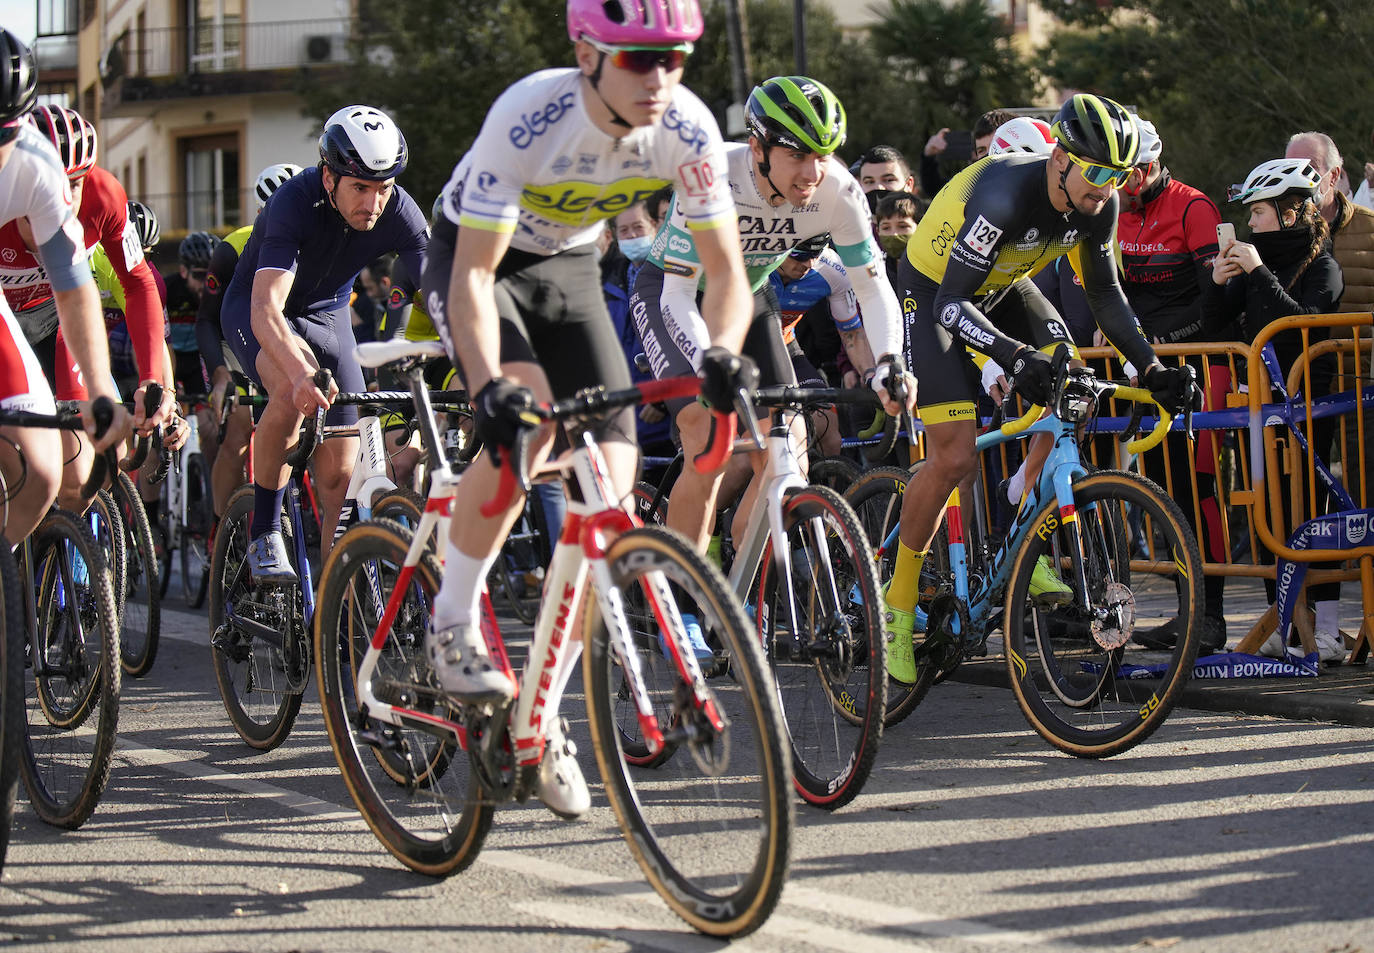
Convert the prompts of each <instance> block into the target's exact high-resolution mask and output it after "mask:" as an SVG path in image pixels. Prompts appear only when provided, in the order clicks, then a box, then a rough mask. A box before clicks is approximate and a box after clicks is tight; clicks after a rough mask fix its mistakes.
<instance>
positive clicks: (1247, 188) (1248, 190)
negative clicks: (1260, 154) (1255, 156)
mask: <svg viewBox="0 0 1374 953" xmlns="http://www.w3.org/2000/svg"><path fill="white" fill-rule="evenodd" d="M1320 183H1321V176H1320V175H1318V174H1317V170H1316V169H1315V168H1314V167H1313V166H1312V163H1311V162H1310V161H1308V160H1307V159H1299V158H1294V159H1270V160H1268V161H1267V162H1261V163H1260V164H1259V165H1257V166H1255V168H1254V169H1253V170H1251V172H1250V174H1249V175H1248V176H1246V177H1245V184H1244V185H1233V186H1231V188H1230V189H1228V190H1227V193H1226V197H1227V198H1228V199H1229V200H1230V201H1232V202H1243V203H1245V204H1246V205H1249V204H1250V203H1251V202H1259V201H1261V200H1263V199H1279V198H1283V197H1284V196H1285V195H1288V194H1290V193H1297V194H1301V195H1305V196H1307V197H1308V198H1312V197H1313V196H1315V195H1316V194H1317V186H1318V185H1319V184H1320Z"/></svg>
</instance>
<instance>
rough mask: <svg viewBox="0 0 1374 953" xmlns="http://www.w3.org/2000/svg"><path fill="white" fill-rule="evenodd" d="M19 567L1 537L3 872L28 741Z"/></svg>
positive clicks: (0, 840) (0, 806)
mask: <svg viewBox="0 0 1374 953" xmlns="http://www.w3.org/2000/svg"><path fill="white" fill-rule="evenodd" d="M22 591H23V590H22V589H21V588H20V586H19V566H18V565H17V564H16V563H15V561H14V553H12V552H11V551H10V544H9V542H8V541H7V540H6V539H5V538H4V537H3V536H0V624H3V625H4V627H5V630H4V632H0V639H3V640H4V641H3V643H0V872H2V871H4V869H5V852H6V850H7V849H8V848H9V843H10V825H11V824H12V823H13V821H14V795H15V792H16V791H17V789H18V787H19V762H20V760H22V758H23V750H22V749H23V744H24V738H23V734H22V732H21V731H20V728H19V726H20V725H21V724H22V723H23V721H24V609H23V603H22V602H21V599H22V598H23V597H22V596H21V595H20V593H21V592H22Z"/></svg>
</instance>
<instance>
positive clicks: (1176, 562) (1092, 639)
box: [1005, 470, 1203, 758]
mask: <svg viewBox="0 0 1374 953" xmlns="http://www.w3.org/2000/svg"><path fill="white" fill-rule="evenodd" d="M1073 496H1074V505H1075V507H1076V511H1077V512H1076V519H1067V518H1065V514H1062V513H1060V511H1059V509H1058V505H1057V504H1056V503H1053V502H1052V503H1050V504H1049V505H1048V506H1046V507H1045V508H1044V509H1043V510H1041V512H1040V513H1039V514H1038V515H1037V516H1036V518H1035V520H1034V522H1032V523H1031V529H1030V530H1029V531H1028V535H1027V537H1026V542H1025V543H1024V544H1023V545H1022V547H1021V551H1020V552H1019V553H1018V554H1017V556H1016V561H1015V563H1014V564H1013V566H1012V575H1011V582H1010V583H1009V584H1008V588H1007V602H1006V617H1005V633H1006V640H1007V645H1006V658H1007V669H1008V673H1009V675H1010V677H1011V686H1012V692H1013V693H1014V694H1015V696H1016V701H1017V704H1018V705H1020V706H1021V711H1022V712H1023V713H1024V714H1025V716H1026V718H1027V719H1028V720H1029V721H1030V723H1031V727H1033V728H1034V729H1035V730H1036V732H1037V733H1039V735H1040V736H1041V737H1042V738H1044V739H1045V740H1046V741H1048V742H1049V743H1050V744H1052V745H1054V746H1055V747H1056V748H1058V749H1059V750H1061V751H1065V752H1068V753H1069V754H1072V755H1076V756H1078V757H1080V758H1101V757H1106V756H1108V755H1114V754H1119V753H1120V752H1122V751H1125V750H1127V749H1129V748H1131V747H1133V746H1135V745H1137V744H1139V743H1140V742H1141V741H1144V740H1145V739H1146V738H1148V737H1149V736H1150V735H1151V734H1153V733H1154V731H1155V730H1156V729H1157V728H1158V727H1159V726H1160V725H1161V724H1162V723H1163V722H1164V719H1165V718H1167V717H1168V716H1169V712H1170V711H1171V710H1172V709H1173V707H1174V704H1175V702H1177V701H1178V697H1179V694H1180V693H1181V692H1182V691H1183V687H1184V685H1186V684H1187V681H1188V678H1189V676H1190V675H1191V674H1192V670H1193V662H1194V660H1195V659H1196V658H1197V650H1198V640H1199V638H1200V637H1201V631H1202V629H1201V626H1202V613H1203V608H1202V607H1203V589H1202V586H1203V573H1202V556H1201V554H1200V553H1199V552H1198V544H1197V540H1196V539H1195V538H1194V536H1193V532H1192V530H1191V529H1189V528H1188V525H1187V523H1186V522H1185V521H1184V519H1183V514H1182V513H1181V512H1180V511H1179V508H1178V505H1177V504H1176V503H1175V502H1174V501H1173V500H1171V499H1169V497H1168V496H1166V495H1165V493H1164V491H1163V490H1162V489H1160V488H1159V486H1158V485H1156V484H1154V483H1152V482H1150V481H1149V480H1146V479H1144V478H1142V477H1139V476H1137V475H1135V474H1133V473H1125V472H1122V471H1110V470H1109V471H1101V472H1097V473H1092V474H1089V475H1087V476H1084V477H1082V478H1080V479H1079V480H1078V481H1077V482H1075V483H1074V486H1073ZM1129 507H1136V508H1138V509H1139V510H1140V511H1141V513H1142V514H1143V515H1144V525H1145V527H1146V533H1147V538H1148V539H1149V540H1150V542H1151V545H1150V548H1149V552H1147V553H1145V554H1143V556H1142V558H1139V559H1137V560H1136V561H1135V563H1134V564H1133V563H1132V559H1131V551H1130V543H1129V539H1130V536H1129V534H1128V533H1127V531H1126V525H1127V524H1126V515H1127V509H1128V508H1129ZM1080 547H1081V548H1080ZM1042 558H1045V559H1047V560H1048V564H1049V567H1050V568H1051V569H1057V570H1058V572H1059V574H1060V576H1061V578H1062V579H1063V581H1064V582H1065V583H1066V584H1067V585H1069V586H1071V587H1072V588H1073V589H1074V590H1075V595H1074V601H1073V602H1072V604H1070V605H1069V606H1067V607H1061V608H1058V609H1055V610H1052V611H1050V610H1045V609H1041V608H1037V607H1036V606H1035V605H1034V603H1033V602H1032V601H1031V600H1030V599H1029V598H1028V594H1027V590H1028V587H1029V585H1030V580H1031V575H1032V573H1033V572H1035V570H1036V566H1037V563H1038V562H1040V560H1041V559H1042ZM1042 571H1043V570H1042ZM1080 574H1081V579H1082V580H1085V581H1086V583H1087V592H1086V596H1087V598H1086V600H1085V598H1084V593H1083V592H1081V591H1079V590H1080V583H1079V582H1078V581H1076V580H1078V579H1080ZM1172 618H1177V619H1178V620H1179V632H1180V633H1181V634H1180V637H1179V639H1178V640H1177V643H1176V644H1175V645H1174V646H1173V647H1172V648H1169V649H1162V650H1151V649H1146V648H1144V647H1142V646H1140V645H1139V644H1137V643H1136V642H1135V641H1133V639H1132V635H1133V633H1135V632H1137V631H1144V630H1146V629H1149V628H1152V627H1153V626H1155V625H1158V624H1160V623H1162V622H1165V621H1167V620H1169V619H1172Z"/></svg>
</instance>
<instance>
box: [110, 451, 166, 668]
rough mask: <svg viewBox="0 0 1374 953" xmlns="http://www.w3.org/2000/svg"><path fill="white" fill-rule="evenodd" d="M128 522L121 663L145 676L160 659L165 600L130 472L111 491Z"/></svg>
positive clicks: (145, 513) (144, 515) (149, 533)
mask: <svg viewBox="0 0 1374 953" xmlns="http://www.w3.org/2000/svg"><path fill="white" fill-rule="evenodd" d="M111 495H112V496H113V497H114V501H115V504H116V505H117V506H118V507H119V515H120V518H121V519H123V521H124V541H125V547H124V549H125V561H124V615H123V617H122V618H121V620H120V621H121V622H122V623H123V625H122V627H121V628H120V630H119V664H120V665H121V666H123V668H124V674H126V675H132V676H133V677H134V678H142V677H143V676H144V675H147V674H148V670H149V669H151V668H152V667H153V661H154V660H155V659H156V658H157V643H158V639H159V638H160V636H161V634H162V599H161V597H160V596H159V593H158V562H157V553H156V551H155V547H154V544H153V528H152V526H150V525H149V524H148V511H147V510H145V509H144V508H143V499H142V498H141V497H140V496H139V495H138V490H137V489H136V488H135V487H134V482H133V481H132V480H130V479H129V475H128V474H127V473H121V474H119V478H118V479H117V480H115V481H114V488H113V490H112V491H111Z"/></svg>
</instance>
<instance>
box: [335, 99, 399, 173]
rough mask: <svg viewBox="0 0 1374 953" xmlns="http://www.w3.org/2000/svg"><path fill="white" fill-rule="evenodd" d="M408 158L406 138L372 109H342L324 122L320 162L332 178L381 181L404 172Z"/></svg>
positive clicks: (389, 118)
mask: <svg viewBox="0 0 1374 953" xmlns="http://www.w3.org/2000/svg"><path fill="white" fill-rule="evenodd" d="M409 159H410V153H409V151H408V150H407V149H406V140H405V136H403V135H401V130H400V129H398V128H397V127H396V124H395V123H394V122H392V121H391V117H390V116H388V115H387V114H386V113H384V112H382V111H381V110H380V109H377V108H376V107H374V106H345V107H344V108H343V109H340V110H339V111H338V112H336V113H335V114H334V115H332V116H330V117H329V118H328V119H327V120H325V123H324V132H323V133H321V134H320V160H321V161H322V162H324V164H325V165H326V166H328V167H329V168H330V170H331V171H333V172H334V174H335V175H351V176H353V177H355V178H359V179H367V180H368V181H370V182H382V181H385V180H387V179H394V178H396V176H398V175H400V174H401V173H402V172H404V171H405V169H406V163H407V162H408V161H409Z"/></svg>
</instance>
